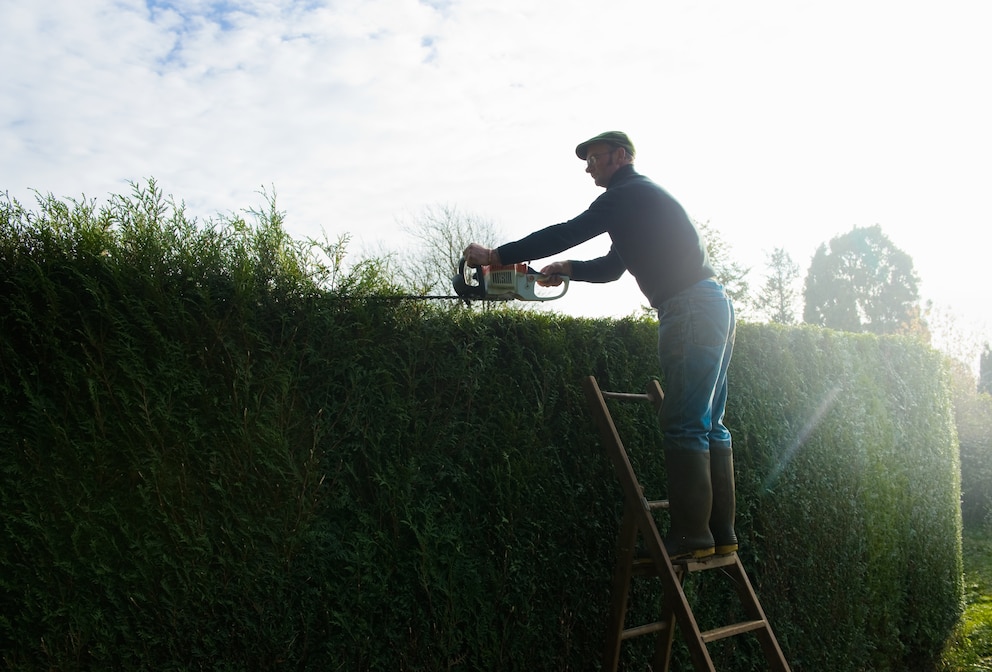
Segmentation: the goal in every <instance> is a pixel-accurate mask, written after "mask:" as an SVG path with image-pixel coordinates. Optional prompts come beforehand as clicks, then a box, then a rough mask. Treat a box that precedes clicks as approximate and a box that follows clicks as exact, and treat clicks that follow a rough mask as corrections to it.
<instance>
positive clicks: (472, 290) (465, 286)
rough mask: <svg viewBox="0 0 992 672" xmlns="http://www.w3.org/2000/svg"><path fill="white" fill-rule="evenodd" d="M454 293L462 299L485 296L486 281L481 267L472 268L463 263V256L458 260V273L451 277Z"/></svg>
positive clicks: (482, 297)
mask: <svg viewBox="0 0 992 672" xmlns="http://www.w3.org/2000/svg"><path fill="white" fill-rule="evenodd" d="M451 284H452V286H453V287H454V288H455V294H457V295H458V296H460V297H462V298H463V299H484V298H486V281H485V274H483V272H482V268H481V267H480V268H472V267H471V266H469V265H468V264H467V263H465V257H462V258H461V259H459V260H458V273H457V275H455V276H454V277H452V278H451Z"/></svg>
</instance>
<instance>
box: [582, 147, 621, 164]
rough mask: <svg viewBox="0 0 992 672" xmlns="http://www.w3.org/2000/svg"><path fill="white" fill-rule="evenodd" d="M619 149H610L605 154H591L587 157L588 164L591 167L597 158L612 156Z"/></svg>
mask: <svg viewBox="0 0 992 672" xmlns="http://www.w3.org/2000/svg"><path fill="white" fill-rule="evenodd" d="M618 149H619V147H614V148H613V149H608V150H606V151H605V152H596V153H595V154H590V155H588V156H587V157H586V164H587V165H590V166H591V165H592V164H594V163H596V157H599V156H605V155H607V154H612V153H613V152H615V151H617V150H618Z"/></svg>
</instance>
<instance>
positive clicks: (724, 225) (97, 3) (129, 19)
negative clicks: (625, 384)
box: [0, 0, 992, 356]
mask: <svg viewBox="0 0 992 672" xmlns="http://www.w3.org/2000/svg"><path fill="white" fill-rule="evenodd" d="M0 25H2V26H3V27H4V39H3V40H2V41H0V68H2V71H3V73H4V76H3V77H2V78H0V156H2V157H3V158H2V161H0V193H3V192H6V193H7V194H8V195H9V197H11V198H16V199H17V200H19V201H21V202H22V204H25V205H30V204H33V203H34V198H35V192H41V193H43V194H49V193H50V194H52V195H54V196H56V197H59V198H81V197H85V198H93V199H96V200H97V202H98V203H101V202H106V200H107V199H108V198H109V197H110V196H111V195H113V194H127V193H130V191H131V187H130V184H131V183H135V182H137V183H142V182H144V181H145V180H147V179H148V178H154V179H155V180H156V181H157V183H158V184H159V186H160V187H161V188H162V189H163V190H164V191H165V192H166V193H167V194H171V195H173V196H174V197H175V198H176V199H177V200H180V201H183V202H185V204H186V211H187V214H189V215H193V216H196V217H197V218H198V219H200V220H203V221H207V220H209V219H211V218H214V217H216V216H217V215H224V214H230V213H241V212H243V211H245V210H248V209H251V208H254V209H259V208H261V207H264V206H265V203H266V200H265V198H266V197H265V194H270V195H271V194H274V195H275V196H276V203H277V207H278V208H279V209H280V210H282V211H283V212H285V213H286V228H287V230H288V231H289V232H290V233H291V234H292V235H293V236H294V237H305V236H307V237H315V238H321V237H324V236H327V237H328V238H330V239H332V240H333V239H336V238H337V237H338V236H340V235H349V236H351V243H350V247H349V249H350V250H351V251H352V252H353V254H361V253H362V252H363V251H376V250H380V251H381V250H389V251H394V252H396V253H397V254H398V256H399V258H400V259H402V257H403V255H404V254H412V252H411V245H412V243H411V241H410V239H409V237H408V234H407V232H408V230H409V228H410V226H411V224H412V223H415V222H416V220H417V217H418V215H422V213H423V212H424V211H425V209H427V208H432V207H439V206H445V207H449V208H454V209H456V210H457V211H458V212H460V213H462V214H465V215H469V216H473V217H477V218H481V219H484V220H487V221H490V222H491V223H492V225H493V228H494V229H496V230H498V231H499V232H500V234H501V235H502V236H503V237H502V239H501V240H500V241H499V242H508V241H510V240H516V239H518V238H520V237H523V236H524V235H526V234H528V233H530V232H531V231H534V230H536V229H539V228H543V227H544V226H548V225H550V224H555V223H558V222H561V221H566V220H568V219H570V218H572V217H574V216H575V215H577V214H579V213H580V212H582V211H583V210H584V209H585V208H586V207H587V206H588V204H589V203H591V202H592V200H594V199H595V198H596V196H598V194H599V193H600V192H601V190H600V189H599V188H597V187H596V186H595V185H594V184H593V182H592V179H591V178H590V177H589V176H588V175H587V174H586V173H585V172H584V169H585V165H584V163H583V162H581V161H580V160H579V159H578V158H576V156H575V154H574V148H575V145H576V144H578V143H579V142H581V141H583V140H585V139H587V138H589V137H591V136H593V135H596V134H598V133H600V132H602V131H606V130H622V131H625V132H627V133H628V134H629V135H630V137H631V139H632V140H633V142H634V144H635V146H636V148H637V160H636V168H637V170H638V171H639V172H641V173H643V174H645V175H647V176H649V177H651V178H652V179H654V180H655V181H656V182H658V183H659V184H661V185H662V186H663V187H664V188H665V189H666V190H668V191H669V192H670V193H671V194H672V195H673V196H675V198H676V199H678V200H679V201H680V202H681V203H682V205H683V206H684V207H685V208H686V210H687V211H688V213H689V214H690V216H692V217H693V218H694V219H696V220H698V221H701V222H707V223H708V224H709V225H710V227H712V228H713V229H714V230H716V231H717V232H719V235H720V236H721V238H722V240H723V241H724V242H725V243H726V245H727V246H728V247H729V250H730V254H731V256H732V257H733V259H735V260H737V261H739V263H741V264H742V265H743V266H746V267H750V268H752V274H751V278H750V280H751V284H752V286H754V287H760V286H761V285H762V284H763V281H764V274H765V273H766V271H767V259H768V255H770V254H771V252H772V251H773V250H774V249H775V248H782V249H784V250H785V251H787V252H788V253H789V254H790V256H791V257H792V259H793V260H794V261H795V263H796V264H797V265H798V266H799V267H800V273H801V275H802V276H803V277H804V276H805V272H806V269H807V268H808V266H809V262H810V259H811V258H812V256H813V254H814V253H815V251H816V249H817V247H818V246H819V245H821V244H823V243H827V242H828V241H829V240H830V239H832V238H834V237H836V236H839V235H842V234H844V233H847V232H849V231H850V230H851V229H853V228H854V227H866V226H872V225H875V224H878V225H879V226H880V227H881V228H882V231H883V233H884V234H885V235H886V236H887V237H888V238H889V239H890V240H891V241H892V243H893V244H894V245H895V246H896V247H898V248H900V249H901V250H903V251H904V252H906V253H907V254H909V255H910V257H911V258H912V259H913V262H914V265H915V267H916V270H917V273H918V274H919V276H920V278H921V286H920V290H921V296H922V298H923V299H924V300H925V301H932V302H933V304H934V306H935V309H936V310H937V312H938V313H939V314H940V315H943V316H944V318H942V319H945V318H946V319H949V320H950V324H951V327H950V330H951V331H953V332H955V333H958V334H961V335H962V336H963V337H965V338H969V339H971V340H974V341H976V342H978V341H992V317H990V316H989V314H988V309H989V306H990V303H992V301H990V299H992V290H990V287H989V281H988V277H987V272H988V270H987V269H988V266H989V265H988V263H987V259H988V254H989V244H990V242H992V234H990V225H992V200H990V198H989V195H990V194H989V192H990V188H989V185H990V184H992V121H990V120H992V72H990V70H992V40H989V39H988V35H989V32H990V29H992V4H990V3H988V2H986V1H985V0H944V1H942V2H940V3H936V2H922V1H920V0H898V1H897V0H834V1H832V2H829V3H828V2H811V1H807V0H753V1H751V2H740V0H694V1H690V0H675V1H668V0H655V1H651V2H647V1H646V0H636V1H634V0H612V1H611V2H610V3H603V2H588V1H586V0H540V2H535V1H534V0H331V1H328V2H322V1H318V0H303V1H298V2H293V1H290V0H273V1H270V2H259V1H256V2H210V1H208V0H176V1H168V0H147V1H138V0H45V2H38V1H37V0H2V1H0ZM608 247H609V242H608V240H607V239H605V238H601V239H596V240H593V241H590V242H588V243H585V244H584V245H582V246H580V247H579V248H577V249H576V250H574V251H572V252H570V253H568V254H564V255H561V256H562V257H566V258H593V257H596V256H600V255H601V254H603V253H605V252H606V250H607V249H608ZM541 261H543V260H535V262H536V264H538V263H540V262H541ZM536 264H535V265H536ZM644 303H645V300H644V299H643V297H642V296H641V295H640V293H639V292H638V290H637V287H636V284H635V283H634V282H633V280H632V279H631V278H630V277H629V275H628V276H626V277H625V278H623V279H621V280H620V281H618V282H617V283H612V284H610V285H604V286H593V285H588V284H579V283H576V284H575V285H574V286H572V287H571V288H570V289H569V292H568V294H567V295H566V296H565V297H564V298H562V299H561V300H559V301H555V302H551V303H548V304H545V305H546V307H548V308H549V309H551V308H553V309H555V310H559V311H562V312H567V313H571V314H577V315H588V316H593V317H599V316H625V315H630V314H633V313H637V312H639V311H640V308H641V306H642V305H643V304H644ZM946 319H945V321H946ZM936 321H939V320H936ZM976 356H977V355H976Z"/></svg>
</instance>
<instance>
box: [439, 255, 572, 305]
mask: <svg viewBox="0 0 992 672" xmlns="http://www.w3.org/2000/svg"><path fill="white" fill-rule="evenodd" d="M557 277H558V279H560V280H561V281H562V283H561V285H558V286H557V287H559V288H560V291H559V290H556V289H555V288H546V287H542V286H541V285H539V284H538V283H539V282H545V281H548V280H551V279H552V276H548V275H542V274H541V273H538V272H537V271H535V270H534V269H532V268H530V267H529V266H527V264H505V265H502V266H497V265H492V266H480V267H479V268H471V267H470V266H468V265H467V264H466V263H465V259H461V260H460V261H459V262H458V273H457V275H455V276H454V277H453V278H452V279H451V284H452V285H454V288H455V294H457V295H458V296H457V298H460V299H465V300H466V301H471V300H473V299H478V300H482V301H513V300H514V299H516V300H519V301H554V300H555V299H560V298H561V297H563V296H565V292H567V291H568V276H565V275H561V276H557ZM544 290H549V291H544Z"/></svg>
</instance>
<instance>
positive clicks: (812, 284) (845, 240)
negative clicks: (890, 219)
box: [803, 224, 921, 334]
mask: <svg viewBox="0 0 992 672" xmlns="http://www.w3.org/2000/svg"><path fill="white" fill-rule="evenodd" d="M804 294H805V301H806V305H805V309H804V311H803V319H804V320H805V321H806V322H808V323H809V324H816V325H820V326H823V327H829V328H831V329H839V330H843V331H854V332H862V331H864V332H870V333H875V334H894V333H905V332H907V331H917V330H919V329H920V328H921V325H920V322H919V320H920V307H919V278H918V277H917V275H916V271H915V270H914V269H913V260H912V258H910V256H909V255H908V254H906V253H905V252H903V251H902V250H900V249H899V248H897V247H896V246H895V245H893V244H892V241H890V240H889V239H888V238H887V237H886V236H885V234H883V233H882V228H881V227H880V226H879V225H877V224H876V225H874V226H870V227H863V228H859V227H855V228H854V229H853V230H851V231H850V232H849V233H846V234H844V235H841V236H838V237H836V238H834V239H832V240H831V241H830V243H829V246H828V245H820V247H819V248H818V249H817V251H816V254H815V255H814V256H813V260H812V262H811V264H810V267H809V272H808V273H807V275H806V288H805V292H804Z"/></svg>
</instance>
